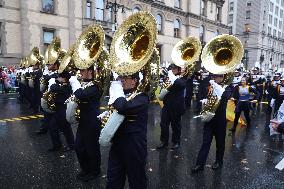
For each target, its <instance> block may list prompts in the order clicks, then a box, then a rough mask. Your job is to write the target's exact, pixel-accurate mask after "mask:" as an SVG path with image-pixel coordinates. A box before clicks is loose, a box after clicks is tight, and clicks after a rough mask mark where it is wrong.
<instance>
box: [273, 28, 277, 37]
mask: <svg viewBox="0 0 284 189" xmlns="http://www.w3.org/2000/svg"><path fill="white" fill-rule="evenodd" d="M273 37H276V29H274V30H273Z"/></svg>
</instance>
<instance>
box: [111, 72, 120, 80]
mask: <svg viewBox="0 0 284 189" xmlns="http://www.w3.org/2000/svg"><path fill="white" fill-rule="evenodd" d="M112 76H113V80H116V79H117V78H118V76H119V75H118V74H117V73H115V72H112Z"/></svg>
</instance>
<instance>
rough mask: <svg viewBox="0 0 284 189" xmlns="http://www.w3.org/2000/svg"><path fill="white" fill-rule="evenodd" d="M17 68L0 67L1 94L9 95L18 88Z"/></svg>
mask: <svg viewBox="0 0 284 189" xmlns="http://www.w3.org/2000/svg"><path fill="white" fill-rule="evenodd" d="M17 85H18V84H17V79H16V68H15V67H13V66H11V67H4V66H2V67H0V91H1V93H9V92H11V91H14V89H15V88H16V87H17Z"/></svg>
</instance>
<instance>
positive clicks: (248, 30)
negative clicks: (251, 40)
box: [245, 24, 251, 32]
mask: <svg viewBox="0 0 284 189" xmlns="http://www.w3.org/2000/svg"><path fill="white" fill-rule="evenodd" d="M250 31H251V28H250V24H245V32H250Z"/></svg>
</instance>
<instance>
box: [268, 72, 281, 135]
mask: <svg viewBox="0 0 284 189" xmlns="http://www.w3.org/2000/svg"><path fill="white" fill-rule="evenodd" d="M280 78H281V74H280V73H275V74H274V77H273V79H272V81H271V80H269V79H267V81H266V84H265V95H266V99H267V102H268V106H267V110H266V113H267V114H266V126H267V127H266V128H267V129H268V126H269V121H270V119H271V113H272V107H271V106H270V104H271V100H272V96H273V93H274V90H275V88H276V87H277V85H278V84H280ZM272 105H273V104H272Z"/></svg>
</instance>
